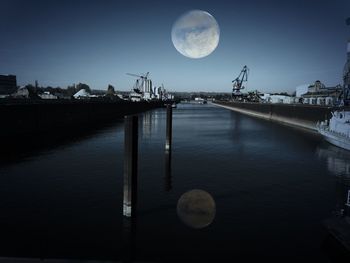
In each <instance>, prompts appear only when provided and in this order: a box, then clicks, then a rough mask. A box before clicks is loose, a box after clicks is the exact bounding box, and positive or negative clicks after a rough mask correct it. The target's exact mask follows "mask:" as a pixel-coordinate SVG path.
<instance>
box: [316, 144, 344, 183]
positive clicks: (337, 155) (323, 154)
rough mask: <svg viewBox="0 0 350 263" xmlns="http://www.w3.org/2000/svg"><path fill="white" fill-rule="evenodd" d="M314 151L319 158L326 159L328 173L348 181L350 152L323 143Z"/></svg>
mask: <svg viewBox="0 0 350 263" xmlns="http://www.w3.org/2000/svg"><path fill="white" fill-rule="evenodd" d="M316 153H317V155H318V157H319V158H320V159H325V160H327V168H328V170H329V172H330V173H332V174H334V175H336V176H341V177H345V178H347V180H349V181H350V152H348V151H346V150H343V149H341V148H338V147H335V146H332V145H325V146H322V147H319V148H318V149H317V152H316Z"/></svg>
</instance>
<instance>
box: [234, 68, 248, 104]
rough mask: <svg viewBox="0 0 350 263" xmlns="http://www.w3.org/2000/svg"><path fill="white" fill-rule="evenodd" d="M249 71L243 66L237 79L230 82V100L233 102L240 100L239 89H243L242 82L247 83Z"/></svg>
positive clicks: (241, 95)
mask: <svg viewBox="0 0 350 263" xmlns="http://www.w3.org/2000/svg"><path fill="white" fill-rule="evenodd" d="M248 73H249V69H248V67H247V66H244V67H243V69H242V70H241V73H239V75H238V77H237V78H236V79H234V80H232V99H233V100H242V97H243V94H242V93H241V89H244V86H243V82H244V81H248Z"/></svg>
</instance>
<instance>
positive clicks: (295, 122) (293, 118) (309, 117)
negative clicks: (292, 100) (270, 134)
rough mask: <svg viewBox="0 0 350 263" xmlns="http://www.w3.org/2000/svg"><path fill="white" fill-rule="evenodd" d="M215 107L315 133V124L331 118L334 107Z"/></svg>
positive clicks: (221, 103)
mask: <svg viewBox="0 0 350 263" xmlns="http://www.w3.org/2000/svg"><path fill="white" fill-rule="evenodd" d="M213 104H214V105H216V106H219V107H223V108H226V109H229V110H233V111H236V112H240V113H243V114H247V115H250V116H253V117H257V118H262V119H265V120H270V121H275V122H279V123H281V124H285V125H291V126H294V127H298V128H303V129H307V130H309V131H313V132H316V124H317V122H318V121H323V120H325V119H329V118H330V117H331V112H332V111H333V110H335V108H334V107H327V106H319V105H304V104H267V103H266V104H263V103H250V102H227V101H216V102H214V103H213Z"/></svg>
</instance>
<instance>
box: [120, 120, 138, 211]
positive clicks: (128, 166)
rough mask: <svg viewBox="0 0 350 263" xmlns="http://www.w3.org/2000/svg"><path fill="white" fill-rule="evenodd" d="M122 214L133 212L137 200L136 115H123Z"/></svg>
mask: <svg viewBox="0 0 350 263" xmlns="http://www.w3.org/2000/svg"><path fill="white" fill-rule="evenodd" d="M124 125H125V128H124V131H125V132H124V198H123V215H124V216H126V217H132V216H134V214H135V209H136V201H137V159H138V117H137V116H134V115H132V116H125V124H124Z"/></svg>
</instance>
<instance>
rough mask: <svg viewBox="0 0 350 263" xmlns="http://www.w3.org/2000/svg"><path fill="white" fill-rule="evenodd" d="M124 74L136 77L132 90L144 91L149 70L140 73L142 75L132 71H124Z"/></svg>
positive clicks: (140, 92)
mask: <svg viewBox="0 0 350 263" xmlns="http://www.w3.org/2000/svg"><path fill="white" fill-rule="evenodd" d="M126 75H129V76H133V77H137V78H138V79H136V82H135V84H134V87H133V90H134V91H135V92H136V93H139V94H142V92H143V91H144V86H145V83H146V82H147V78H148V75H149V72H147V73H146V74H142V75H137V74H133V73H126Z"/></svg>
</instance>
